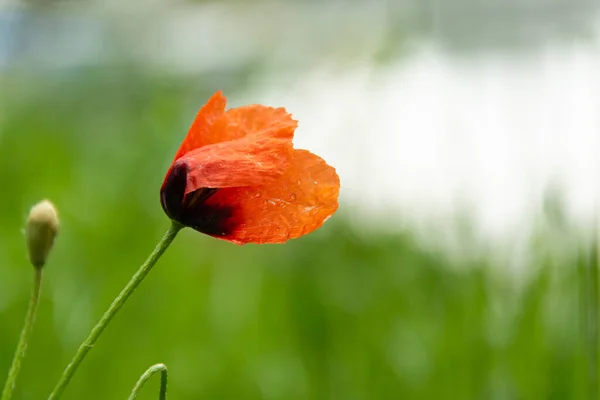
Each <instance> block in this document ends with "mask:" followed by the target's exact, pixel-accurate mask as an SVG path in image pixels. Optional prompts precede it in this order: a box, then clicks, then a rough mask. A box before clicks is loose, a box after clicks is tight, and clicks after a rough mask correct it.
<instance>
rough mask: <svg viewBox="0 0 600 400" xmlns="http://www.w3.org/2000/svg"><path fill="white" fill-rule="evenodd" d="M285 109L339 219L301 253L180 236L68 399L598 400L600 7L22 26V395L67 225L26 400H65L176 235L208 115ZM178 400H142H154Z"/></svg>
mask: <svg viewBox="0 0 600 400" xmlns="http://www.w3.org/2000/svg"><path fill="white" fill-rule="evenodd" d="M219 89H221V90H223V91H224V92H225V94H226V95H227V96H228V98H229V101H230V105H231V106H237V105H242V104H248V103H262V104H268V105H274V106H285V107H286V108H288V110H289V111H290V112H292V113H293V115H294V116H295V117H296V118H297V119H299V121H300V127H299V129H298V130H297V133H296V146H297V147H299V148H308V149H310V150H312V151H313V152H315V153H317V154H319V155H321V156H323V157H324V158H325V159H326V160H327V161H328V162H329V163H331V164H332V165H334V166H336V167H337V169H338V172H339V175H340V177H341V180H342V192H341V199H340V210H339V212H338V213H337V214H336V215H335V216H334V218H332V219H331V220H330V221H328V222H327V223H326V224H325V226H324V227H323V228H322V229H320V230H319V231H317V232H315V233H313V234H311V235H309V236H307V237H304V238H301V239H298V240H295V241H292V242H290V243H289V244H286V245H278V246H252V245H249V246H243V247H240V246H235V245H232V244H228V243H224V242H220V241H218V240H215V239H212V238H210V237H204V236H202V235H200V234H197V233H194V232H191V231H185V232H184V233H183V234H182V235H181V237H179V238H178V239H177V240H176V242H175V243H174V245H173V246H172V247H171V248H170V249H169V250H168V252H167V254H166V255H165V256H164V257H163V259H162V260H161V261H160V262H159V264H158V265H157V267H156V268H155V270H154V271H153V272H152V273H151V274H150V275H149V277H148V278H147V279H146V281H145V282H144V283H143V285H142V286H141V287H140V288H139V290H138V291H137V292H136V293H135V295H134V296H133V297H132V299H131V300H130V302H129V303H128V304H127V305H126V307H125V308H124V309H123V310H122V312H121V313H120V314H119V315H118V316H117V318H116V319H115V320H114V321H113V323H112V324H111V325H110V326H109V328H108V330H107V331H106V333H105V334H104V335H103V336H102V338H101V339H100V341H99V342H98V344H97V345H96V347H95V348H94V349H93V351H92V352H91V353H90V354H89V357H88V358H87V359H86V360H85V362H84V363H83V365H82V367H81V369H80V371H79V372H78V374H77V375H75V378H74V379H73V381H72V384H71V385H70V387H69V389H68V391H67V393H66V395H65V399H91V400H93V399H119V398H126V396H127V395H128V394H129V392H130V390H131V388H132V387H133V384H134V383H135V381H136V380H137V378H138V377H139V375H140V374H141V373H142V372H143V371H144V370H145V369H146V368H147V367H149V366H150V365H151V364H154V363H157V362H163V363H165V364H167V366H168V367H169V371H170V384H169V389H170V398H172V399H178V400H184V399H194V400H196V399H236V400H242V399H267V400H270V399H273V400H275V399H281V400H283V399H285V400H294V399H298V400H300V399H301V400H309V399H311V400H312V399H314V400H317V399H331V400H342V399H343V400H361V399H365V400H375V399H383V400H386V399H583V398H594V396H596V394H597V381H598V369H597V359H598V358H597V354H598V352H597V348H598V337H597V335H598V332H597V326H598V322H597V321H598V285H597V279H598V276H597V267H598V265H597V259H596V257H597V254H596V251H595V247H596V246H595V245H594V241H595V239H594V235H593V231H594V228H595V226H596V225H598V224H599V223H600V222H599V221H598V220H597V218H596V217H597V215H596V211H597V207H596V206H597V202H598V194H599V193H600V190H599V189H600V179H599V178H600V177H599V173H598V172H599V162H598V156H597V153H598V151H599V149H600V6H599V5H598V3H597V2H594V1H589V0H527V1H524V0H511V1H506V0H487V1H480V0H403V1H392V0H389V1H387V2H386V1H380V0H373V1H359V0H352V1H350V0H345V1H321V2H317V1H306V2H299V1H276V0H268V1H265V0H263V1H259V0H257V1H244V2H242V1H221V2H218V3H211V2H203V1H184V0H179V1H166V0H162V1H161V0H153V1H149V0H147V1H130V2H127V1H115V0H113V1H93V0H89V1H82V2H77V1H52V0H30V1H23V2H18V3H16V2H12V1H6V0H3V1H0V182H1V183H2V189H0V193H1V199H2V200H1V201H0V220H1V223H0V377H2V378H3V377H4V376H6V373H7V370H8V366H9V365H10V361H11V359H12V356H13V351H14V347H15V345H16V342H17V339H18V334H19V330H20V327H21V323H22V320H23V316H24V312H25V309H26V305H27V301H28V294H29V290H30V280H31V275H32V274H31V271H30V266H29V265H28V263H27V258H26V252H25V247H24V238H23V234H22V227H23V224H24V220H25V217H26V215H27V212H28V210H29V207H30V206H31V205H32V204H33V203H35V202H36V201H38V200H40V199H42V198H49V199H51V200H53V201H54V202H55V204H56V205H57V207H58V208H59V210H60V216H61V224H62V226H61V232H60V236H59V238H58V240H57V243H56V246H55V249H54V252H53V253H52V255H51V259H50V261H49V263H48V265H47V269H46V271H45V272H46V275H45V279H46V280H45V282H44V287H43V294H42V300H41V305H40V309H39V314H38V320H37V325H36V326H35V331H34V335H33V340H32V342H31V343H30V346H29V349H28V354H27V358H26V360H25V363H24V366H23V370H22V374H21V376H20V378H19V381H18V383H17V389H16V392H15V399H23V400H28V399H36V400H37V399H43V398H45V397H46V396H47V395H48V394H49V392H50V391H51V389H52V387H53V385H54V384H55V382H56V380H57V379H58V376H59V375H60V373H61V371H62V370H63V368H64V367H65V366H66V364H67V363H68V361H69V360H70V358H71V356H72V355H73V353H74V351H75V349H76V347H77V346H78V345H79V343H80V342H81V341H82V339H83V338H84V337H85V336H86V335H87V334H88V332H89V330H90V328H91V327H92V325H93V324H94V323H95V322H96V321H97V319H98V318H99V316H100V315H101V314H102V312H103V311H104V310H105V309H106V307H107V306H108V304H109V303H110V301H111V300H112V299H113V298H114V296H115V295H116V294H117V293H118V292H119V290H120V289H121V288H122V286H123V285H124V284H125V282H126V281H127V280H128V279H129V277H130V276H131V275H132V273H133V272H134V271H135V270H136V269H137V267H138V266H139V264H140V263H141V262H142V261H143V260H144V259H145V257H146V256H147V254H148V253H149V252H150V251H151V249H152V248H153V246H154V244H155V243H156V242H157V240H158V239H159V238H160V237H161V235H162V234H163V232H164V231H165V230H166V228H167V226H168V220H167V218H166V217H165V215H164V214H163V212H162V210H161V207H160V204H159V196H158V193H159V188H160V185H161V183H162V180H163V178H164V174H165V172H166V169H167V167H168V165H169V163H170V161H171V160H172V157H173V154H174V152H175V150H176V149H177V147H178V145H179V143H180V141H181V140H182V138H183V137H184V135H185V133H186V131H187V128H188V126H189V124H190V123H191V121H192V119H193V116H194V114H195V112H196V111H197V109H198V108H199V107H200V106H201V105H202V104H203V103H204V102H205V101H206V99H207V98H208V96H210V94H212V93H213V92H214V91H216V90H219ZM157 381H158V379H156V381H152V382H151V383H149V384H148V386H147V388H146V389H145V391H144V393H143V395H142V397H141V398H143V399H153V398H156V395H157V391H158V382H157Z"/></svg>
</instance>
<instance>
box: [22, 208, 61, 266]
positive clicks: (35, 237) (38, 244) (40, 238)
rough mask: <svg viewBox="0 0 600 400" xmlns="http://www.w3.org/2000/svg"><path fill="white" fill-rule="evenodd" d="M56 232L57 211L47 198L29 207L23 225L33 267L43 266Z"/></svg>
mask: <svg viewBox="0 0 600 400" xmlns="http://www.w3.org/2000/svg"><path fill="white" fill-rule="evenodd" d="M57 234H58V213H57V212H56V208H55V207H54V204H52V203H51V202H50V201H48V200H43V201H40V202H39V203H37V204H36V205H34V206H33V207H32V208H31V211H30V212H29V217H28V218H27V223H26V225H25V239H26V241H27V250H28V251H29V260H30V261H31V264H33V266H34V267H36V268H41V267H43V266H44V264H45V263H46V259H47V258H48V254H49V253H50V250H51V249H52V245H53V244H54V238H55V237H56V235H57Z"/></svg>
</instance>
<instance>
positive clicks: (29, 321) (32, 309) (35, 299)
mask: <svg viewBox="0 0 600 400" xmlns="http://www.w3.org/2000/svg"><path fill="white" fill-rule="evenodd" d="M41 288H42V268H41V267H36V268H34V275H33V288H32V290H31V298H30V299H29V307H28V309H27V315H26V316H25V324H24V325H23V329H22V330H21V337H20V338H19V344H18V345H17V350H16V351H15V357H14V358H13V362H12V365H11V367H10V370H9V372H8V378H7V379H6V384H5V385H4V390H3V391H2V400H9V399H10V397H11V396H12V392H13V389H14V387H15V382H16V381H17V376H18V375H19V371H20V369H21V363H22V362H23V359H24V358H25V352H26V350H27V344H28V343H29V338H30V337H31V332H32V331H33V324H34V322H35V315H36V312H37V308H38V304H39V299H40V291H41Z"/></svg>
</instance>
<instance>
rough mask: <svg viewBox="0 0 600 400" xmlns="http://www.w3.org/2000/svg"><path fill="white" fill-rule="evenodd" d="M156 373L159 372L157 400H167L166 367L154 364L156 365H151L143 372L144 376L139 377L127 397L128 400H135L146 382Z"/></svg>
mask: <svg viewBox="0 0 600 400" xmlns="http://www.w3.org/2000/svg"><path fill="white" fill-rule="evenodd" d="M157 372H160V392H159V394H158V400H167V377H168V376H167V366H166V365H165V364H156V365H153V366H151V367H150V368H148V369H147V370H146V372H144V374H143V375H142V376H140V379H139V380H138V381H137V383H136V384H135V387H134V388H133V390H132V391H131V394H130V395H129V399H128V400H135V399H136V398H137V397H138V395H139V394H140V391H141V390H142V388H143V387H144V385H145V384H146V382H148V380H149V379H150V378H152V376H153V375H154V374H155V373H157Z"/></svg>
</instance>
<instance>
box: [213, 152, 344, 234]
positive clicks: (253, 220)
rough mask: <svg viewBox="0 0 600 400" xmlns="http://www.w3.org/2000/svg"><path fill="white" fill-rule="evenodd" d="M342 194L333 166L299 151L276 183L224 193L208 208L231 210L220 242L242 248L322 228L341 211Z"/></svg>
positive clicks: (294, 153)
mask: <svg viewBox="0 0 600 400" xmlns="http://www.w3.org/2000/svg"><path fill="white" fill-rule="evenodd" d="M339 189H340V180H339V177H338V175H337V174H336V172H335V169H334V168H333V167H331V166H329V165H327V164H326V163H325V161H324V160H323V159H321V158H320V157H318V156H316V155H314V154H312V153H310V152H308V151H306V150H295V151H294V152H293V156H292V160H291V167H290V168H289V169H288V170H287V171H286V172H285V173H284V174H283V175H281V176H279V177H278V178H277V179H276V180H275V181H273V182H270V183H269V184H268V185H265V186H255V187H232V188H226V189H220V190H219V191H217V192H216V193H215V194H214V195H213V196H212V197H210V198H209V199H208V200H207V201H206V202H205V203H204V204H205V205H206V206H207V207H211V208H214V209H228V210H230V212H229V215H227V220H225V221H223V224H222V225H223V226H224V228H225V229H223V231H222V235H216V234H213V236H215V237H218V238H220V239H224V240H228V241H231V242H234V243H238V244H244V243H261V244H262V243H284V242H286V241H287V240H289V239H293V238H297V237H300V236H302V235H305V234H307V233H310V232H312V231H314V230H315V229H317V228H319V227H320V226H321V225H322V224H323V222H325V220H327V219H328V218H329V217H330V216H331V215H332V214H333V213H334V212H335V211H336V210H337V208H338V195H339ZM209 234H210V233H209Z"/></svg>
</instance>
